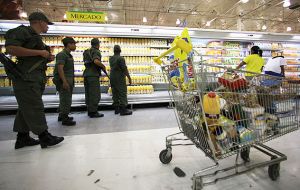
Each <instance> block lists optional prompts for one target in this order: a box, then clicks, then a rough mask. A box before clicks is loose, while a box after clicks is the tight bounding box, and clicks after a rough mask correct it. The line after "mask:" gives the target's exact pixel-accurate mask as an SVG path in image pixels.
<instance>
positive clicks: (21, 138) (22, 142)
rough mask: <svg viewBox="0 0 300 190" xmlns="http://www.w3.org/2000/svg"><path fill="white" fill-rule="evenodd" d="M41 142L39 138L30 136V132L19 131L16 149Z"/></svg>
mask: <svg viewBox="0 0 300 190" xmlns="http://www.w3.org/2000/svg"><path fill="white" fill-rule="evenodd" d="M38 144H40V141H39V140H35V139H34V138H31V137H30V136H29V133H18V134H17V140H16V144H15V149H19V148H23V147H25V146H34V145H38Z"/></svg>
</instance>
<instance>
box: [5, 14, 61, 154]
mask: <svg viewBox="0 0 300 190" xmlns="http://www.w3.org/2000/svg"><path fill="white" fill-rule="evenodd" d="M29 22H30V26H24V25H21V26H18V27H17V28H14V29H11V30H9V31H7V33H6V34H5V40H6V41H5V47H6V50H7V52H8V53H9V54H11V55H13V56H17V60H18V64H17V68H18V69H19V70H20V71H21V72H22V73H23V75H24V77H22V78H15V79H14V80H13V89H14V94H15V96H16V99H17V102H18V112H17V114H16V118H15V122H14V132H17V133H18V134H17V140H16V144H15V149H18V148H22V147H25V146H33V145H37V144H40V145H41V147H42V148H46V147H47V146H53V145H56V144H58V143H60V142H62V141H63V140H64V138H63V137H56V136H53V135H51V134H50V133H49V132H48V126H47V122H46V117H45V112H44V104H43V100H42V94H43V92H44V89H45V83H46V72H45V71H46V69H47V66H46V64H47V62H49V61H52V60H53V59H54V56H52V55H51V54H50V52H49V51H47V50H46V46H45V44H44V43H43V41H42V37H41V35H40V34H41V33H46V32H47V31H48V25H50V24H53V23H51V22H50V21H49V20H48V18H47V17H46V16H45V15H44V14H43V13H40V12H34V13H32V14H30V16H29ZM30 131H31V132H33V133H34V134H36V135H38V137H39V140H35V139H33V138H32V137H30V136H29V132H30Z"/></svg>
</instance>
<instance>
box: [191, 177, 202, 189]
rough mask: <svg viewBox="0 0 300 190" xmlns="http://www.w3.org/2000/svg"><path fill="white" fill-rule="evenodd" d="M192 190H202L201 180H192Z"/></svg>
mask: <svg viewBox="0 0 300 190" xmlns="http://www.w3.org/2000/svg"><path fill="white" fill-rule="evenodd" d="M192 189H193V190H201V189H203V185H202V181H201V179H197V178H193V186H192Z"/></svg>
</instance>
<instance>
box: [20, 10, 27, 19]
mask: <svg viewBox="0 0 300 190" xmlns="http://www.w3.org/2000/svg"><path fill="white" fill-rule="evenodd" d="M27 16H28V15H27V13H26V12H24V11H23V12H21V13H20V17H21V18H27Z"/></svg>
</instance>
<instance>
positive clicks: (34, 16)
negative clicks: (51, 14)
mask: <svg viewBox="0 0 300 190" xmlns="http://www.w3.org/2000/svg"><path fill="white" fill-rule="evenodd" d="M28 20H29V21H33V20H41V21H45V22H46V23H47V24H48V25H53V24H54V23H53V22H50V21H49V19H48V18H47V17H46V15H45V14H44V13H42V12H33V13H31V14H30V15H29V17H28Z"/></svg>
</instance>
